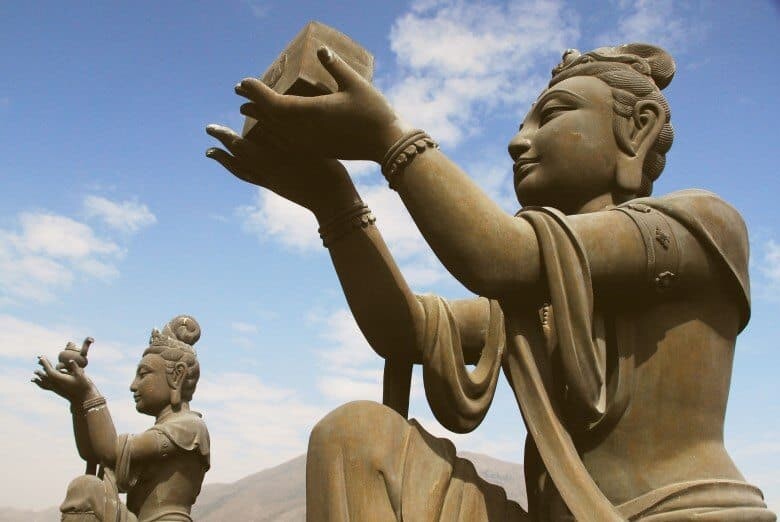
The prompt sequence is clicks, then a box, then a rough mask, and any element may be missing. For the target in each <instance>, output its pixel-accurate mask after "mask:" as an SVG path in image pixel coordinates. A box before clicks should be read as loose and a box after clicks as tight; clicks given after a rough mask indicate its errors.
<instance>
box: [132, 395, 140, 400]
mask: <svg viewBox="0 0 780 522" xmlns="http://www.w3.org/2000/svg"><path fill="white" fill-rule="evenodd" d="M133 400H134V401H135V402H138V401H140V400H141V396H140V395H136V394H133Z"/></svg>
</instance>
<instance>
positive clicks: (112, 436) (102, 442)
mask: <svg viewBox="0 0 780 522" xmlns="http://www.w3.org/2000/svg"><path fill="white" fill-rule="evenodd" d="M100 399H102V401H101V400H100ZM84 418H85V424H86V428H87V429H86V432H87V434H88V438H89V444H90V446H91V447H92V451H93V453H94V456H95V459H96V460H98V461H100V462H102V463H103V464H105V465H107V466H113V465H114V463H115V462H116V441H117V436H116V428H115V427H114V421H113V419H112V418H111V413H110V412H109V411H108V406H107V405H106V403H105V399H103V398H102V397H101V396H100V395H99V394H98V393H94V394H90V396H89V397H88V398H87V399H86V400H85V401H84Z"/></svg>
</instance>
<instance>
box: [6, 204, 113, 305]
mask: <svg viewBox="0 0 780 522" xmlns="http://www.w3.org/2000/svg"><path fill="white" fill-rule="evenodd" d="M17 224H18V227H17V228H16V229H15V230H3V229H0V290H2V292H3V294H4V298H5V300H10V301H13V300H18V299H24V300H32V301H37V302H42V301H50V300H52V299H54V297H55V295H56V293H57V292H58V291H60V290H64V289H67V288H69V287H70V286H71V284H72V283H73V281H74V279H75V277H76V274H79V273H80V274H83V275H86V276H89V277H96V278H98V279H104V280H105V279H110V278H112V277H115V276H116V275H117V274H118V270H117V269H116V267H115V266H114V263H115V261H116V260H117V259H118V258H120V257H122V255H123V254H124V252H123V251H122V249H121V248H120V247H119V246H118V245H117V244H116V243H114V242H113V241H111V240H108V239H105V238H101V237H98V236H97V235H95V233H94V231H93V230H92V228H91V227H89V226H88V225H86V224H84V223H81V222H79V221H76V220H74V219H71V218H69V217H66V216H61V215H58V214H52V213H47V212H23V213H21V214H19V216H18V217H17Z"/></svg>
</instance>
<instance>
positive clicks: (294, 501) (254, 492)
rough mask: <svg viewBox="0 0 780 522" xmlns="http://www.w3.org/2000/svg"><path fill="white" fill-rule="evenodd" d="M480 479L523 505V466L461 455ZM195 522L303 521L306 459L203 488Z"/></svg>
mask: <svg viewBox="0 0 780 522" xmlns="http://www.w3.org/2000/svg"><path fill="white" fill-rule="evenodd" d="M461 456H462V457H465V458H467V459H469V460H471V462H473V463H474V467H475V468H476V469H477V472H478V473H479V475H480V476H481V477H482V478H484V479H485V480H487V481H488V482H492V483H494V484H498V485H500V486H503V487H504V489H505V490H506V494H507V497H508V498H510V499H512V500H516V501H517V502H519V503H520V505H521V506H523V507H525V506H527V504H528V502H527V499H526V496H525V484H524V480H523V466H522V465H520V464H515V463H512V462H506V461H503V460H498V459H494V458H493V457H489V456H487V455H481V454H478V453H467V452H464V453H462V454H461ZM192 518H193V519H194V520H196V521H197V522H224V521H225V520H235V521H247V522H266V521H268V522H270V521H275V522H304V521H305V520H306V455H301V456H300V457H296V458H294V459H292V460H289V461H287V462H285V463H283V464H280V465H278V466H276V467H274V468H269V469H266V470H263V471H260V472H258V473H255V474H253V475H249V476H248V477H244V478H243V479H241V480H239V481H237V482H233V483H232V484H207V485H205V486H204V487H203V491H201V493H200V496H199V497H198V501H197V503H196V504H195V506H193V509H192ZM59 519H60V513H59V510H58V509H57V508H56V507H54V508H49V509H46V510H43V511H25V510H20V509H11V508H0V522H57V521H58V520H59Z"/></svg>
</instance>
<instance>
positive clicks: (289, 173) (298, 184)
mask: <svg viewBox="0 0 780 522" xmlns="http://www.w3.org/2000/svg"><path fill="white" fill-rule="evenodd" d="M258 125H260V124H259V123H258ZM206 132H207V133H208V134H209V135H210V136H213V137H214V138H216V139H218V140H219V141H220V143H222V145H223V146H224V147H225V149H227V150H223V149H219V148H216V147H213V148H210V149H208V150H207V151H206V156H208V157H209V158H212V159H214V160H215V161H217V162H219V163H220V164H221V165H222V166H223V167H225V169H227V170H228V171H230V172H231V173H232V174H233V175H234V176H236V177H237V178H240V179H242V180H244V181H246V182H248V183H252V184H254V185H258V186H261V187H265V188H267V189H269V190H271V191H272V192H275V193H276V194H278V195H280V196H281V197H283V198H285V199H288V200H290V201H292V202H293V203H297V204H298V205H301V206H303V207H305V208H307V209H309V210H311V211H312V212H314V213H315V214H316V215H318V216H321V215H323V214H327V213H328V209H329V208H330V207H333V206H337V205H338V204H340V203H339V201H338V200H343V199H344V198H347V199H351V198H353V197H355V195H354V194H355V192H354V187H353V185H352V181H351V180H350V179H349V174H348V173H347V171H346V169H345V168H344V166H343V165H342V164H341V162H339V161H338V160H335V159H327V158H321V157H316V156H312V155H301V154H300V153H296V152H287V151H285V150H283V149H282V148H281V147H282V146H280V145H279V144H278V142H274V141H270V140H269V141H264V142H263V143H260V144H258V143H255V142H253V141H251V140H247V139H244V138H242V137H241V136H239V135H238V134H237V133H236V132H234V131H233V130H231V129H229V128H228V127H224V126H222V125H213V124H212V125H209V126H207V127H206ZM263 137H264V138H267V136H266V135H265V133H263Z"/></svg>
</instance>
